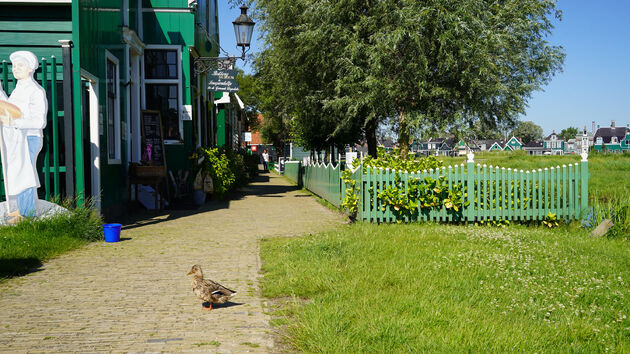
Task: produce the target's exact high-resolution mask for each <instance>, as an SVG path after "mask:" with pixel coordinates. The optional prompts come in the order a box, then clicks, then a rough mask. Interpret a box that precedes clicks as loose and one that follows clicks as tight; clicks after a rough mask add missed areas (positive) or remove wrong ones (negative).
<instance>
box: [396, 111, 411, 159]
mask: <svg viewBox="0 0 630 354" xmlns="http://www.w3.org/2000/svg"><path fill="white" fill-rule="evenodd" d="M398 129H399V131H398V146H399V148H400V156H401V157H402V158H403V159H405V158H407V154H408V153H409V121H408V119H407V113H406V112H398Z"/></svg>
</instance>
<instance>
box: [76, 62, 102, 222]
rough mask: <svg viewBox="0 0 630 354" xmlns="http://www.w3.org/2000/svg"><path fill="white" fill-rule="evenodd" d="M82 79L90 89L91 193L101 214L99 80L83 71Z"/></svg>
mask: <svg viewBox="0 0 630 354" xmlns="http://www.w3.org/2000/svg"><path fill="white" fill-rule="evenodd" d="M81 77H82V78H84V79H85V80H87V82H88V84H89V87H88V93H89V102H90V112H89V119H90V162H91V163H90V165H91V168H92V171H91V174H90V175H91V177H92V180H91V184H92V190H91V191H90V192H91V194H92V196H93V197H94V207H95V208H96V209H97V210H98V212H99V213H100V212H101V154H100V136H101V132H100V126H101V115H100V114H99V107H98V96H99V94H98V78H97V77H96V76H94V75H92V74H90V73H89V72H87V71H85V70H83V69H81Z"/></svg>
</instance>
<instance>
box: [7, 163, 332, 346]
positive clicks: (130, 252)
mask: <svg viewBox="0 0 630 354" xmlns="http://www.w3.org/2000/svg"><path fill="white" fill-rule="evenodd" d="M267 177H268V181H266V180H265V179H267ZM146 215H147V218H145V219H143V220H141V221H138V222H135V223H133V224H128V225H125V227H124V229H123V232H122V235H121V237H122V239H123V241H122V242H119V243H110V244H106V243H104V242H97V243H93V244H90V245H88V246H86V247H84V248H81V249H79V250H76V251H73V252H70V253H69V254H66V255H64V256H61V257H59V258H56V259H54V260H51V261H50V262H47V263H46V264H44V265H43V267H42V268H41V270H39V271H36V272H33V273H30V274H28V275H26V276H23V277H19V278H14V279H10V280H8V281H6V282H4V283H2V284H0V351H2V352H32V353H37V352H160V351H175V352H196V351H199V352H219V353H242V352H273V351H274V341H273V337H272V330H271V328H270V326H269V317H268V315H266V314H265V307H264V299H263V298H262V297H261V296H260V291H259V282H258V280H259V277H260V276H261V275H260V258H259V241H260V238H261V237H270V236H281V235H293V234H299V233H304V232H315V231H320V230H325V229H331V228H334V227H336V226H337V225H339V224H340V223H341V222H343V218H342V217H341V216H340V215H339V214H336V213H333V212H331V211H330V210H328V209H326V208H325V207H323V206H321V205H320V204H318V203H317V202H316V201H315V200H313V198H311V197H308V196H307V195H305V194H304V193H303V192H301V191H298V190H296V188H295V187H293V186H291V185H289V183H288V182H287V181H286V180H284V179H283V178H281V177H278V176H275V175H271V174H270V175H263V176H262V179H261V181H259V182H255V183H253V184H251V185H250V186H249V187H247V188H246V189H244V190H243V192H242V194H241V195H237V196H236V198H235V199H233V200H231V201H229V202H216V201H213V202H210V203H207V204H206V205H205V206H204V207H203V208H202V209H201V210H198V211H196V212H190V211H188V212H186V211H173V212H169V213H168V214H166V213H165V214H163V215H159V216H155V217H154V216H153V215H151V214H146ZM193 264H200V265H201V267H202V269H203V270H204V275H205V276H206V277H208V278H211V279H213V280H216V281H218V282H220V283H222V284H223V285H225V286H227V287H229V288H232V289H234V290H236V291H237V292H238V294H237V295H236V296H235V297H234V300H233V303H228V304H226V305H215V309H214V310H212V311H202V309H201V300H198V299H197V298H196V297H195V296H194V295H193V293H192V291H191V288H190V277H187V276H186V273H188V271H189V270H190V267H191V266H192V265H193Z"/></svg>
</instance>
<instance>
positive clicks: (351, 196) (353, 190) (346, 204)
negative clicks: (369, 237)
mask: <svg viewBox="0 0 630 354" xmlns="http://www.w3.org/2000/svg"><path fill="white" fill-rule="evenodd" d="M341 179H342V180H343V181H344V183H345V184H346V190H345V193H344V196H343V200H342V201H341V208H342V209H344V210H346V212H347V213H348V217H349V218H350V220H351V221H354V220H356V218H357V214H358V212H359V189H360V188H359V186H357V181H355V180H354V179H353V178H352V170H343V171H341Z"/></svg>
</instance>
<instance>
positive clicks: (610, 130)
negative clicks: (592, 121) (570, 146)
mask: <svg viewBox="0 0 630 354" xmlns="http://www.w3.org/2000/svg"><path fill="white" fill-rule="evenodd" d="M629 136H630V124H629V125H628V126H626V127H615V121H614V120H613V121H612V122H611V124H610V127H606V128H599V127H598V129H597V132H595V136H594V137H593V139H594V144H593V149H594V150H595V151H606V152H612V153H619V152H624V151H630V144H628V142H630V137H629Z"/></svg>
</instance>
